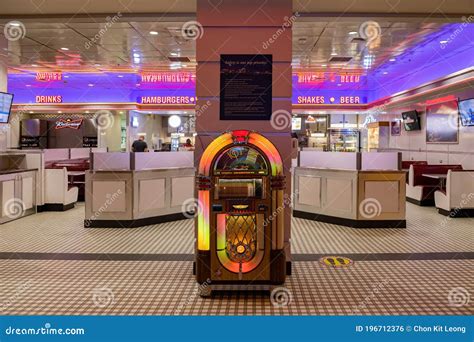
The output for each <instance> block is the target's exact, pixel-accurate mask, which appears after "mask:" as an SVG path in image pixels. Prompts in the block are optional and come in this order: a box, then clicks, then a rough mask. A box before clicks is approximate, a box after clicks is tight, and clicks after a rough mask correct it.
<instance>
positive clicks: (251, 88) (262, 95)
mask: <svg viewBox="0 0 474 342" xmlns="http://www.w3.org/2000/svg"><path fill="white" fill-rule="evenodd" d="M272 65H273V63H272V55H221V70H220V87H221V90H220V119H221V120H270V118H271V115H272Z"/></svg>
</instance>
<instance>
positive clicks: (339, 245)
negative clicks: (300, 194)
mask: <svg viewBox="0 0 474 342" xmlns="http://www.w3.org/2000/svg"><path fill="white" fill-rule="evenodd" d="M83 219H84V206H83V205H82V204H79V205H77V207H76V208H75V209H73V210H69V211H66V212H44V213H39V214H37V215H33V216H29V217H25V218H22V219H21V220H17V221H13V222H10V223H7V224H4V225H1V226H0V251H1V252H42V253H153V254H166V253H169V254H173V253H177V254H179V253H182V254H186V253H188V254H191V253H193V241H194V227H193V220H181V221H175V222H169V223H163V224H157V225H152V226H146V227H141V228H131V229H123V228H122V229H117V228H107V229H105V228H96V229H91V228H87V229H86V228H83ZM407 221H408V227H407V228H406V229H355V228H348V227H343V226H338V225H333V224H328V223H322V222H315V221H309V220H303V219H296V218H295V219H293V222H292V238H291V245H292V252H293V253H295V254H301V253H315V254H319V253H417V252H418V253H420V252H469V251H473V250H474V234H472V226H473V223H474V219H472V218H456V219H451V220H446V217H445V216H442V215H440V214H438V213H437V212H436V210H435V209H434V208H432V207H419V206H416V205H413V204H410V203H408V204H407Z"/></svg>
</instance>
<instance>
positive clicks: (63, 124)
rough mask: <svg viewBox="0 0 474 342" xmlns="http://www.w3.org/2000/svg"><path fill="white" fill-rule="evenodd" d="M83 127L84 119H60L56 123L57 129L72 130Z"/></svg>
mask: <svg viewBox="0 0 474 342" xmlns="http://www.w3.org/2000/svg"><path fill="white" fill-rule="evenodd" d="M81 125H82V119H76V120H72V119H66V120H64V119H59V120H58V121H56V122H55V126H54V128H55V129H63V128H71V129H79V128H80V127H81Z"/></svg>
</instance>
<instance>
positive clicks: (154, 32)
mask: <svg viewBox="0 0 474 342" xmlns="http://www.w3.org/2000/svg"><path fill="white" fill-rule="evenodd" d="M150 34H151V35H152V36H156V35H158V32H156V31H150Z"/></svg>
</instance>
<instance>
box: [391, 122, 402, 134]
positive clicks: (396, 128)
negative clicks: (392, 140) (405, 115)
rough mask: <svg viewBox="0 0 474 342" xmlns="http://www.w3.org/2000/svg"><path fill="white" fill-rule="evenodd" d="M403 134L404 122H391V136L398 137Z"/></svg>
mask: <svg viewBox="0 0 474 342" xmlns="http://www.w3.org/2000/svg"><path fill="white" fill-rule="evenodd" d="M401 133H402V120H394V121H391V122H390V135H392V136H396V135H400V134H401Z"/></svg>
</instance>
